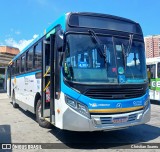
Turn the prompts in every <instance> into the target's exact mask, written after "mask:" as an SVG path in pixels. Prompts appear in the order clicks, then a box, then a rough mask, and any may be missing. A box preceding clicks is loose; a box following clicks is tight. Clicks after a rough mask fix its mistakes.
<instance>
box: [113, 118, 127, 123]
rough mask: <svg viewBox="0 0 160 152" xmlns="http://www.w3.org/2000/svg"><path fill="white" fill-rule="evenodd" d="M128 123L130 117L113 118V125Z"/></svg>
mask: <svg viewBox="0 0 160 152" xmlns="http://www.w3.org/2000/svg"><path fill="white" fill-rule="evenodd" d="M127 121H128V117H120V118H113V119H112V122H113V123H124V122H127Z"/></svg>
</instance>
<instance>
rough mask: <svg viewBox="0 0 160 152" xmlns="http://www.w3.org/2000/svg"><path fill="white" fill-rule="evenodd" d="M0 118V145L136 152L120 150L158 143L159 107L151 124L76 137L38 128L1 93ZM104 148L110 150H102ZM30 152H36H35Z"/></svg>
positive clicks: (28, 114) (154, 109)
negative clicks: (29, 144) (30, 144)
mask: <svg viewBox="0 0 160 152" xmlns="http://www.w3.org/2000/svg"><path fill="white" fill-rule="evenodd" d="M0 116H1V117H0V143H57V144H52V145H47V146H54V147H58V148H62V149H58V150H57V149H54V150H55V151H88V150H89V149H92V151H104V152H105V151H116V152H119V151H121V152H123V151H126V152H127V151H136V152H138V151H139V152H140V151H142V149H130V150H128V149H125V150H124V149H121V148H122V147H123V146H125V145H130V143H132V145H133V146H134V145H139V143H141V142H143V143H147V144H148V145H152V143H160V106H159V105H152V116H151V121H150V122H149V123H148V124H145V125H140V126H135V127H132V128H129V129H125V130H119V131H112V132H92V133H84V132H82V133H77V132H69V131H62V130H59V129H57V128H55V127H53V128H52V129H44V128H41V127H40V126H39V125H38V124H37V123H36V121H35V116H34V115H33V114H31V113H30V112H26V111H23V110H22V109H20V108H19V109H14V108H12V104H11V100H10V99H8V97H7V96H6V94H5V93H0ZM117 143H119V144H117ZM140 145H141V144H140ZM155 145H156V144H155ZM128 147H130V146H128ZM66 148H69V149H66ZM106 148H110V149H107V150H106ZM159 148H160V145H159ZM0 151H2V150H0ZM10 151H17V150H10ZM18 151H23V150H18ZM27 151H28V150H27ZM34 151H37V152H38V151H39V150H34ZM41 151H53V150H41ZM144 151H152V152H153V151H158V150H155V149H147V150H146V149H144Z"/></svg>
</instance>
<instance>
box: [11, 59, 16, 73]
mask: <svg viewBox="0 0 160 152" xmlns="http://www.w3.org/2000/svg"><path fill="white" fill-rule="evenodd" d="M15 72H16V68H15V62H13V63H12V68H11V74H12V75H15Z"/></svg>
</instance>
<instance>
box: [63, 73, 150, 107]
mask: <svg viewBox="0 0 160 152" xmlns="http://www.w3.org/2000/svg"><path fill="white" fill-rule="evenodd" d="M61 91H62V92H63V93H64V94H66V95H67V96H69V97H71V98H73V99H74V100H76V101H79V102H81V103H84V104H85V105H87V107H88V108H89V109H110V108H129V107H137V106H144V103H145V101H146V100H147V99H148V98H149V90H147V91H146V94H145V95H143V96H142V97H138V98H133V99H124V100H104V99H92V98H89V97H87V96H84V95H83V94H80V93H78V92H76V91H75V90H73V89H72V88H69V87H68V86H66V85H65V84H64V82H63V75H62V72H61ZM119 105H120V106H121V107H118V106H119Z"/></svg>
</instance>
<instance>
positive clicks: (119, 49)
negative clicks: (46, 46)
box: [63, 34, 146, 83]
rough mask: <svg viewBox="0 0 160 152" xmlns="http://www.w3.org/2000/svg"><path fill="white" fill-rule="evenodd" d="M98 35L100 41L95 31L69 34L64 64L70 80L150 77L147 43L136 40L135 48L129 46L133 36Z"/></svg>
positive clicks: (118, 80)
mask: <svg viewBox="0 0 160 152" xmlns="http://www.w3.org/2000/svg"><path fill="white" fill-rule="evenodd" d="M96 36H97V35H96ZM97 38H98V40H99V42H101V43H100V44H99V43H96V42H95V41H94V40H93V38H92V35H83V34H70V35H68V36H67V38H66V50H65V60H64V64H63V71H64V76H65V78H66V79H67V80H69V81H75V82H80V83H137V82H138V83H139V82H140V83H141V82H144V81H146V66H145V56H144V46H143V43H140V42H134V41H133V43H132V47H130V48H131V49H127V48H128V45H129V44H128V43H129V40H125V39H119V38H113V37H106V36H99V35H98V36H97ZM101 53H103V55H102V54H101ZM104 56H105V57H104Z"/></svg>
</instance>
